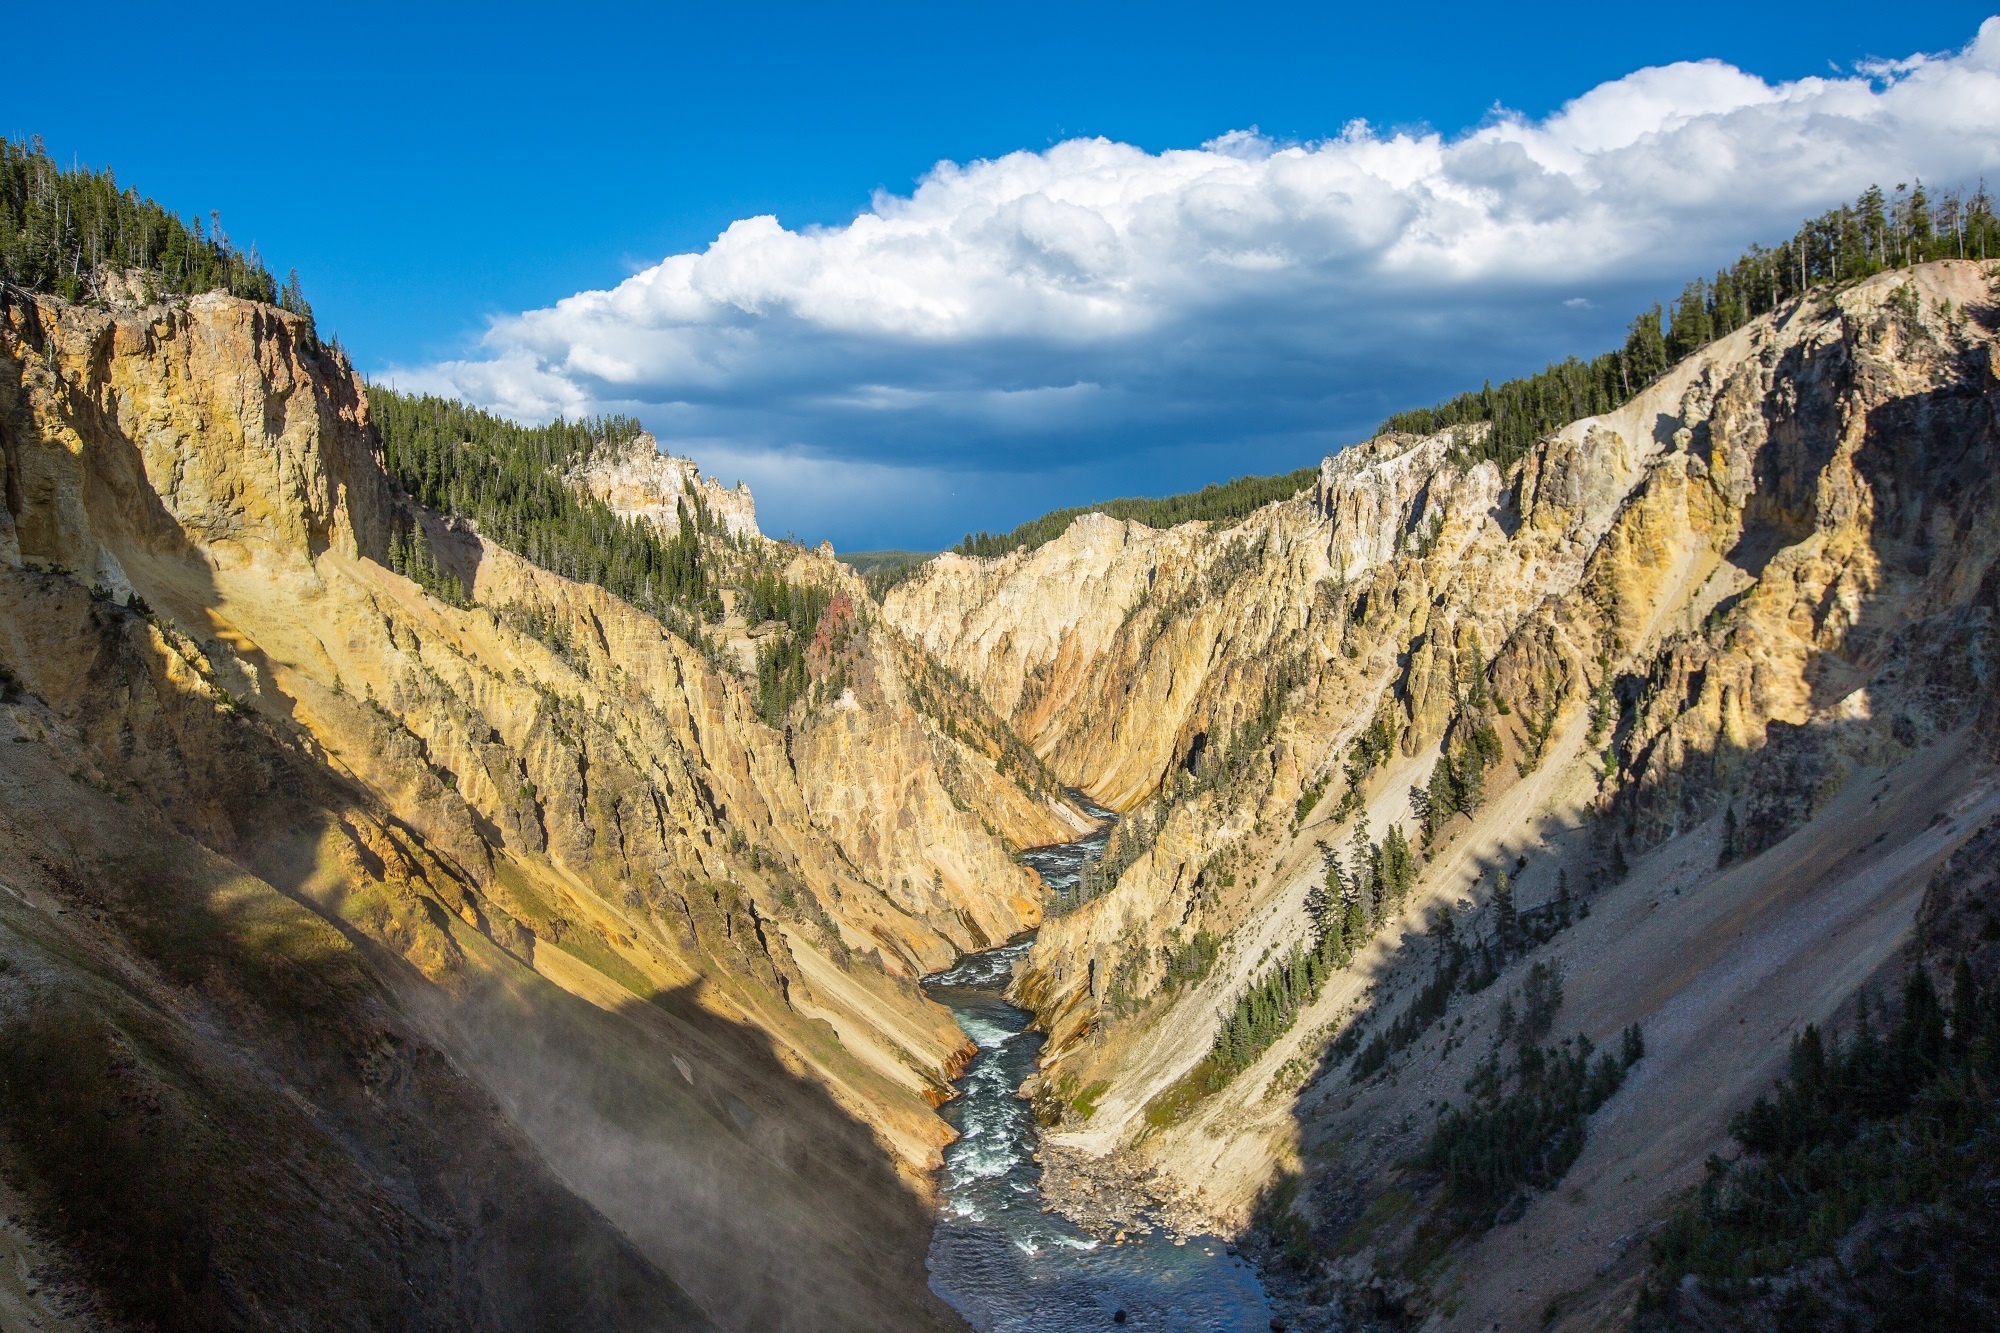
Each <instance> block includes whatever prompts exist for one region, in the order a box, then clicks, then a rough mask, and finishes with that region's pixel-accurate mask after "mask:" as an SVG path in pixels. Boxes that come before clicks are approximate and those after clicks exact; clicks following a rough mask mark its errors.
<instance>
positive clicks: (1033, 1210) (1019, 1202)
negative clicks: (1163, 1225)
mask: <svg viewBox="0 0 2000 1333" xmlns="http://www.w3.org/2000/svg"><path fill="white" fill-rule="evenodd" d="M1098 813H1100V814H1101V815H1102V816H1108V815H1109V814H1110V812H1109V811H1102V812H1098ZM1107 828H1108V825H1107ZM1104 839H1105V832H1104V831H1100V832H1098V833H1096V834H1094V835H1093V836H1091V837H1089V838H1085V839H1083V840H1082V841H1080V842H1072V843H1064V844H1062V845H1060V846H1056V847H1043V848H1037V849H1036V850H1034V851H1031V852H1029V853H1027V854H1026V858H1025V859H1026V860H1027V861H1028V862H1029V863H1030V864H1032V865H1033V866H1034V867H1035V868H1036V869H1037V870H1038V871H1040V872H1041V875H1042V878H1043V880H1044V882H1046V883H1047V884H1048V886H1049V888H1050V889H1051V890H1052V891H1053V892H1052V896H1055V895H1060V894H1066V893H1069V892H1072V891H1073V890H1074V888H1075V886H1076V883H1077V878H1078V874H1079V872H1080V870H1081V868H1082V866H1083V865H1084V863H1085V862H1086V861H1087V860H1089V859H1091V858H1094V857H1095V856H1097V855H1098V854H1100V853H1101V852H1102V851H1103V850H1104ZM1030 943H1031V941H1029V940H1017V941H1015V942H1014V943H1012V944H1009V945H1006V946H1005V947H1003V948H999V949H989V950H987V951H986V952H984V953H976V954H969V955H967V956H966V957H965V958H963V959H961V960H960V961H959V963H958V965H957V966H956V967H953V968H952V969H951V970H950V971H948V972H941V973H938V974H937V975H935V976H932V977H929V978H927V979H926V980H925V982H924V989H925V991H926V992H928V993H929V995H930V996H931V998H932V999H934V1000H936V1001H937V1002H938V1003H940V1004H942V1005H944V1006H945V1007H946V1008H948V1009H950V1010H951V1011H952V1014H953V1015H954V1016H955V1017H956V1018H957V1019H958V1025H959V1026H960V1027H961V1028H963V1029H965V1033H966V1035H967V1036H968V1037H970V1038H972V1040H973V1041H975V1042H977V1043H978V1045H979V1052H978V1054H976V1055H974V1056H973V1057H972V1062H971V1063H970V1064H969V1065H967V1066H966V1069H965V1074H964V1077H962V1078H960V1079H959V1081H958V1083H957V1085H956V1086H957V1089H958V1093H959V1095H958V1097H957V1099H956V1100H954V1101H952V1102H949V1103H947V1104H946V1105H945V1106H944V1107H943V1108H942V1110H941V1112H940V1114H942V1115H943V1116H944V1118H945V1119H946V1120H947V1121H949V1122H950V1123H951V1125H952V1127H953V1128H955V1129H956V1130H958V1132H959V1138H958V1141H957V1142H955V1143H953V1144H952V1145H951V1146H950V1147H948V1148H946V1149H945V1151H944V1168H943V1171H942V1172H941V1173H940V1180H939V1184H940V1186H941V1189H940V1193H941V1195H942V1198H941V1202H940V1206H939V1209H938V1222H937V1229H936V1231H935V1232H934V1233H933V1234H932V1237H931V1249H930V1260H929V1263H930V1272H931V1289H932V1290H933V1291H935V1292H937V1294H938V1295H940V1296H942V1297H943V1298H944V1299H945V1300H947V1301H949V1302H950V1303H951V1305H952V1306H953V1308H955V1309H956V1310H957V1311H958V1312H959V1313H960V1314H962V1315H964V1316H965V1318H966V1320H967V1322H969V1323H970V1324H971V1325H972V1327H973V1328H974V1329H976V1330H978V1333H1068V1331H1069V1330H1072V1329H1110V1328H1115V1327H1124V1328H1130V1329H1151V1330H1172V1331H1173V1333H1239V1331H1240V1333H1263V1330H1265V1329H1268V1328H1269V1327H1270V1319H1271V1312H1270V1306H1269V1305H1268V1303H1267V1302H1266V1301H1265V1299H1264V1293H1263V1289H1262V1288H1261V1287H1260V1286H1259V1284H1258V1281H1257V1275H1256V1272H1255V1271H1254V1270H1253V1269H1252V1268H1251V1267H1250V1265H1249V1264H1248V1263H1246V1262H1245V1261H1244V1260H1242V1259H1240V1258H1238V1257H1237V1256H1235V1255H1234V1254H1232V1253H1231V1252H1230V1247H1229V1246H1228V1245H1227V1243H1226V1242H1224V1241H1222V1240H1220V1239H1218V1238H1216V1237H1213V1236H1196V1237H1192V1238H1190V1239H1189V1240H1188V1241H1187V1243H1186V1244H1184V1245H1175V1244H1174V1243H1173V1238H1172V1237H1170V1236H1168V1235H1167V1234H1166V1233H1165V1232H1163V1231H1147V1230H1143V1229H1139V1230H1135V1231H1133V1232H1132V1233H1130V1234H1129V1235H1128V1238H1127V1240H1126V1242H1125V1243H1124V1244H1122V1245H1119V1244H1114V1243H1112V1242H1110V1241H1103V1240H1098V1239H1096V1238H1094V1237H1092V1236H1090V1235H1089V1234H1087V1233H1086V1232H1084V1231H1082V1230H1081V1229H1079V1228H1077V1227H1075V1226H1073V1225H1071V1224H1070V1223H1069V1222H1068V1221H1067V1220H1065V1219H1064V1218H1062V1217H1060V1216H1058V1215H1057V1214H1055V1213H1050V1212H1044V1211H1043V1210H1042V1195H1041V1174H1042V1172H1041V1167H1040V1166H1038V1165H1037V1164H1036V1163H1035V1159H1034V1152H1035V1144H1036V1135H1037V1129H1036V1126H1035V1119H1034V1115H1033V1114H1032V1112H1031V1111H1030V1109H1029V1106H1028V1103H1027V1102H1025V1101H1023V1100H1021V1099H1020V1098H1019V1097H1018V1096H1017V1095H1016V1094H1017V1093H1018V1092H1019V1091H1020V1087H1021V1083H1022V1081H1023V1080H1024V1079H1026V1078H1027V1077H1028V1075H1030V1074H1032V1073H1033V1072H1034V1071H1035V1057H1036V1055H1037V1054H1038V1053H1039V1052H1040V1050H1041V1047H1042V1038H1041V1035H1040V1034H1039V1033H1034V1032H1030V1031H1028V1030H1027V1028H1028V1023H1029V1021H1030V1019H1031V1018H1032V1015H1030V1014H1029V1013H1028V1012H1027V1011H1025V1010H1022V1009H1017V1008H1015V1007H1014V1006H1013V1005H1011V1004H1009V1003H1007V998H1006V989H1007V984H1008V982H1009V981H1010V980H1011V979H1012V978H1013V975H1014V969H1015V967H1016V966H1017V965H1018V964H1019V962H1020V961H1021V959H1022V958H1024V957H1025V956H1026V955H1027V952H1028V948H1029V945H1030Z"/></svg>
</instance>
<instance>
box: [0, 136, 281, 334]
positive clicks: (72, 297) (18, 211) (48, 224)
mask: <svg viewBox="0 0 2000 1333" xmlns="http://www.w3.org/2000/svg"><path fill="white" fill-rule="evenodd" d="M100 265H104V266H109V267H110V268H114V269H140V270H143V271H144V272H145V273H146V274H147V275H148V277H149V278H150V280H151V282H152V284H153V287H154V291H155V294H157V295H161V296H191V295H195V294H197V293H200V292H214V291H220V292H227V293H229V294H230V295H231V296H240V297H244V298H245V299H247V300H252V301H265V302H271V303H275V304H280V305H283V306H285V307H286V308H287V309H289V310H291V311H293V312H294V313H296V314H301V315H305V316H306V317H307V318H311V315H312V310H311V308H310V307H309V306H307V305H306V302H305V297H304V296H303V295H302V294H301V292H300V289H299V281H298V274H297V273H296V272H294V273H293V274H292V275H291V278H290V280H289V281H288V282H287V283H286V284H285V286H284V287H283V289H280V288H279V286H278V284H277V282H276V281H275V280H274V279H273V278H272V277H271V274H270V271H269V270H268V269H266V268H265V267H264V261H263V259H262V258H261V257H260V256H259V255H258V254H257V250H256V247H254V246H253V247H251V249H250V251H249V253H247V254H246V253H244V252H243V251H241V250H239V249H237V248H236V246H235V245H234V244H233V243H232V242H231V241H230V239H229V236H228V234H227V233H226V232H224V231H223V229H222V218H221V215H220V214H217V213H213V212H211V213H210V214H209V227H208V229H207V230H203V228H202V225H201V219H200V218H198V217H197V218H193V219H191V220H189V221H186V222H183V221H182V220H181V216H180V214H178V213H175V212H172V211H170V210H168V209H167V208H166V207H164V206H163V205H161V204H158V203H156V202H154V201H153V200H152V199H150V198H142V197H141V196H140V194H139V192H138V191H137V190H134V189H132V188H130V187H129V186H128V187H125V188H122V189H121V188H120V187H119V184H118V180H117V178H116V177H115V176H113V175H112V173H111V172H110V171H109V170H104V171H93V170H91V169H90V168H88V167H73V168H69V169H65V168H63V167H61V166H59V165H57V163H56V161H55V159H54V158H52V157H50V156H49V154H48V150H47V149H45V148H44V147H43V146H42V141H41V139H40V137H36V138H34V139H30V140H28V141H26V142H21V141H19V140H14V139H0V278H4V279H5V280H6V281H7V282H10V283H13V284H14V285H15V286H17V287H23V288H26V289H27V290H29V291H36V292H51V293H53V294H54V295H56V296H60V297H62V298H63V299H64V300H65V301H81V300H85V299H88V298H89V297H90V296H92V295H93V294H94V286H93V284H94V279H95V275H96V272H97V269H98V268H99V266H100Z"/></svg>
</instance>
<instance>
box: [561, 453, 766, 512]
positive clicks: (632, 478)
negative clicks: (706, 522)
mask: <svg viewBox="0 0 2000 1333" xmlns="http://www.w3.org/2000/svg"><path fill="white" fill-rule="evenodd" d="M569 480H570V484H571V485H573V486H576V487H577V488H578V489H580V490H582V491H584V492H586V493H587V494H589V495H591V496H594V497H595V498H597V499H599V500H602V501H603V502H604V503H605V505H606V506H608V507H609V508H610V510H611V512H612V513H614V514H617V515H618V516H619V517H620V518H643V519H645V520H647V521H648V522H651V523H655V524H658V525H659V526H661V527H662V528H664V529H665V530H666V531H668V532H677V531H679V528H680V511H681V509H682V508H683V506H685V507H686V508H687V509H688V510H689V516H690V517H692V516H693V509H694V506H695V504H696V503H697V502H698V503H699V504H700V505H701V506H702V507H703V508H705V509H706V510H707V511H708V513H709V514H710V515H711V516H712V517H713V518H714V520H715V521H716V522H717V523H718V524H720V525H721V527H722V529H723V530H724V531H725V532H727V533H729V534H730V535H731V536H733V537H760V536H762V535H763V534H762V533H761V532H759V531H758V530H757V502H756V500H755V499H753V498H752V496H751V494H750V484H749V483H748V482H743V481H739V482H737V483H736V485H735V486H734V487H733V488H725V487H724V486H723V485H722V483H721V482H719V481H717V480H716V479H715V478H713V477H704V476H702V475H701V468H700V467H699V466H698V465H697V464H696V463H695V461H694V460H693V459H692V458H680V457H676V456H675V455H673V454H670V453H665V452H663V451H662V450H661V449H660V442H659V441H658V440H656V439H654V438H653V436H652V435H651V433H649V432H645V431H641V432H640V433H639V434H637V435H635V436H633V437H632V438H631V439H630V440H627V441H625V442H624V443H623V444H620V445H617V446H615V447H610V448H607V449H605V450H603V451H602V452H601V453H599V455H598V456H597V457H595V458H593V459H592V460H591V461H590V463H589V465H588V466H586V467H582V468H579V469H577V470H576V471H574V472H572V473H571V474H570V477H569Z"/></svg>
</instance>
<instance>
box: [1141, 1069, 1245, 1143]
mask: <svg viewBox="0 0 2000 1333" xmlns="http://www.w3.org/2000/svg"><path fill="white" fill-rule="evenodd" d="M1228 1081H1229V1074H1228V1072H1226V1071H1225V1070H1223V1069H1221V1068H1219V1067H1218V1066H1217V1065H1216V1063H1215V1060H1214V1058H1213V1057H1210V1058H1208V1059H1205V1060H1203V1061H1202V1062H1201V1063H1200V1064H1197V1065H1196V1066H1195V1067H1194V1068H1193V1069H1190V1070H1188V1071H1187V1073H1185V1074H1182V1075H1181V1076H1180V1077H1179V1078H1177V1079H1175V1080H1174V1081H1173V1082H1172V1083H1171V1084H1169V1085H1168V1086H1167V1087H1166V1088H1165V1089H1163V1090H1162V1091H1160V1092H1159V1093H1156V1094H1155V1095H1154V1097H1153V1099H1152V1100H1151V1101H1149V1102H1147V1103H1146V1109H1145V1111H1144V1113H1143V1114H1144V1115H1145V1118H1146V1123H1147V1124H1148V1125H1151V1126H1152V1127H1153V1128H1154V1129H1165V1128H1166V1127H1167V1126H1169V1125H1177V1124H1179V1123H1180V1122H1181V1121H1183V1120H1185V1119H1187V1118H1188V1116H1189V1115H1191V1114H1192V1113H1193V1111H1194V1108H1195V1107H1196V1106H1197V1105H1199V1104H1200V1102H1201V1099H1202V1098H1204V1097H1206V1096H1208V1095H1209V1094H1210V1093H1212V1092H1214V1091H1216V1090H1217V1089H1218V1088H1220V1087H1221V1086H1222V1085H1223V1084H1225V1083H1227V1082H1228Z"/></svg>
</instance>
